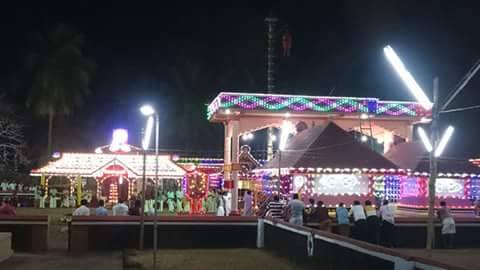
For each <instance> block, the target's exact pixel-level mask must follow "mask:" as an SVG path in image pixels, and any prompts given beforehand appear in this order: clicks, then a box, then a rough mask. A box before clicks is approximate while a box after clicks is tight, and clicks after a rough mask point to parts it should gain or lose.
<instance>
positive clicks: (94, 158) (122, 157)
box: [30, 153, 185, 178]
mask: <svg viewBox="0 0 480 270" xmlns="http://www.w3.org/2000/svg"><path fill="white" fill-rule="evenodd" d="M158 159H159V160H158V176H159V177H173V178H179V177H183V176H184V175H185V170H184V169H182V168H181V167H180V166H178V165H177V164H175V163H174V162H173V161H172V160H171V159H170V156H169V155H160V156H159V157H158ZM112 168H115V169H114V170H112ZM119 168H120V169H119ZM155 172H156V159H155V155H151V154H149V155H147V157H146V172H145V174H146V176H147V177H150V178H152V177H155ZM30 174H31V175H32V176H40V175H58V176H77V175H79V176H84V177H101V176H103V175H108V174H126V175H128V177H134V178H138V177H142V175H143V155H141V154H125V153H122V154H90V153H62V154H61V157H60V158H58V159H56V160H53V161H50V162H49V163H48V164H47V165H45V166H44V167H41V168H39V169H34V170H32V171H31V173H30Z"/></svg>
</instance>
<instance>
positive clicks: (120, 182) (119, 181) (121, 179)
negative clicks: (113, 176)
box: [118, 175, 123, 185]
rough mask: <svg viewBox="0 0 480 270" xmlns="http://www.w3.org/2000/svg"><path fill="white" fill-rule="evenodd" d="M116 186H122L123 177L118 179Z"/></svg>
mask: <svg viewBox="0 0 480 270" xmlns="http://www.w3.org/2000/svg"><path fill="white" fill-rule="evenodd" d="M118 184H120V185H121V184H123V176H121V175H120V177H118Z"/></svg>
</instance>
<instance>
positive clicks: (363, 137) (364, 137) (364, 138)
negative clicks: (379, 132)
mask: <svg viewBox="0 0 480 270" xmlns="http://www.w3.org/2000/svg"><path fill="white" fill-rule="evenodd" d="M360 140H361V141H362V142H366V141H368V137H367V136H365V135H362V137H361V138H360Z"/></svg>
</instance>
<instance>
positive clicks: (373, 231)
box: [365, 200, 379, 244]
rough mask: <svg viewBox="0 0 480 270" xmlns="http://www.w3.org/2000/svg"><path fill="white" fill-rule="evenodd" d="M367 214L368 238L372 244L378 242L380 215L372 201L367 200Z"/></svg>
mask: <svg viewBox="0 0 480 270" xmlns="http://www.w3.org/2000/svg"><path fill="white" fill-rule="evenodd" d="M365 214H366V216H367V225H366V236H365V237H366V239H367V241H368V242H369V243H371V244H378V225H379V221H378V216H377V210H376V209H375V207H373V205H372V202H371V201H369V200H366V201H365Z"/></svg>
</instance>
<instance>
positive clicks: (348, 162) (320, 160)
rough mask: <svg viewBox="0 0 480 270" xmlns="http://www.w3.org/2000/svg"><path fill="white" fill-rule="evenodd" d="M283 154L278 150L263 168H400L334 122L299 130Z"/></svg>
mask: <svg viewBox="0 0 480 270" xmlns="http://www.w3.org/2000/svg"><path fill="white" fill-rule="evenodd" d="M280 156H281V157H279V154H278V153H277V154H276V155H275V157H274V158H273V159H272V160H271V161H270V162H268V163H267V164H266V165H265V166H264V167H263V168H261V169H275V168H278V167H279V164H280V167H281V168H315V169H316V168H332V169H346V168H348V169H355V168H357V169H398V166H397V165H395V164H394V163H393V162H391V161H390V160H388V159H386V158H385V157H384V156H383V155H381V154H380V153H377V152H375V151H374V150H372V149H370V148H369V147H368V146H367V145H366V144H363V143H360V142H358V141H357V140H355V138H354V137H353V136H352V135H351V134H349V133H348V132H347V131H345V130H343V129H342V128H340V127H339V126H337V125H336V124H334V123H333V122H330V123H328V124H326V125H321V126H316V127H312V128H309V129H306V130H304V131H302V132H300V133H298V134H297V135H295V136H294V137H293V138H291V139H290V140H289V142H288V143H287V145H286V147H285V150H284V151H282V152H281V154H280ZM279 159H280V161H279Z"/></svg>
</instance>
